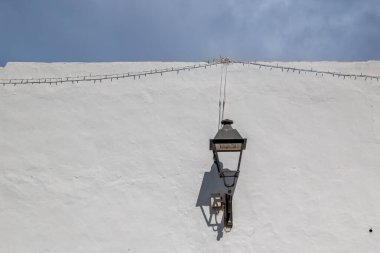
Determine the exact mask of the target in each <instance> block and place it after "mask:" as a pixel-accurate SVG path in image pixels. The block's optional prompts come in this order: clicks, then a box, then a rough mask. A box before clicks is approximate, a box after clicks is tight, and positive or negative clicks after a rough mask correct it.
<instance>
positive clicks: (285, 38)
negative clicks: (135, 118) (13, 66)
mask: <svg viewBox="0 0 380 253" xmlns="http://www.w3.org/2000/svg"><path fill="white" fill-rule="evenodd" d="M379 31H380V1H377V0H363V1H353V0H335V1H327V0H320V1H316V0H315V1H313V0H310V1H305V0H304V1H301V0H265V1H264V0H263V1H252V0H210V1H204V0H203V1H201V0H192V1H185V0H183V1H180V0H177V1H175V0H160V1H154V0H124V1H123V0H81V1H78V0H75V1H74V0H65V1H58V0H34V1H27V0H1V1H0V34H1V40H0V65H3V64H4V63H5V62H7V61H139V60H164V61H166V60H187V61H191V60H205V59H209V58H214V57H218V56H219V55H227V56H230V57H232V58H238V59H251V60H256V59H258V60H275V59H276V60H368V59H380V47H379V45H380V32H379Z"/></svg>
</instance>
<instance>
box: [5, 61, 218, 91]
mask: <svg viewBox="0 0 380 253" xmlns="http://www.w3.org/2000/svg"><path fill="white" fill-rule="evenodd" d="M219 64H221V62H220V61H217V60H213V61H208V62H207V63H201V64H195V65H188V66H182V67H171V68H163V69H150V70H144V71H139V72H127V73H121V74H120V73H119V74H104V75H92V74H91V75H83V76H74V77H73V76H68V77H47V78H45V77H44V78H16V79H0V85H3V86H5V85H13V86H16V85H20V84H50V85H52V84H55V85H58V84H63V83H72V84H75V83H79V82H94V83H96V82H100V83H101V82H102V81H103V80H110V81H111V82H112V81H113V80H119V79H123V78H133V79H136V78H141V77H143V76H144V77H146V76H148V75H157V74H160V75H161V76H162V75H163V74H164V73H169V72H177V73H180V72H182V71H186V70H187V71H190V70H193V69H200V68H204V69H206V68H208V67H211V66H217V65H219Z"/></svg>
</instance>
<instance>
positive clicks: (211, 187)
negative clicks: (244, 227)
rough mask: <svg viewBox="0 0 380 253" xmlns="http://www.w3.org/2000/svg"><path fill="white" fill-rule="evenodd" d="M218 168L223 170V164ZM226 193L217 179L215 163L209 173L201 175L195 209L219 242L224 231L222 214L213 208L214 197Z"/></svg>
mask: <svg viewBox="0 0 380 253" xmlns="http://www.w3.org/2000/svg"><path fill="white" fill-rule="evenodd" d="M219 165H220V168H223V164H222V163H220V164H219ZM222 171H228V169H222ZM235 187H236V184H235V186H234V187H232V188H230V190H231V194H232V195H233V194H234V192H235ZM226 193H227V188H226V187H225V186H224V183H223V179H222V178H220V177H219V173H218V169H217V166H216V164H215V163H213V165H212V166H211V169H210V171H209V172H205V173H204V175H203V180H202V185H201V188H200V190H199V194H198V199H197V203H196V205H195V206H196V207H199V208H200V210H201V212H202V215H203V217H204V219H205V222H206V224H207V226H208V227H211V228H212V230H213V231H215V232H217V237H216V239H217V240H218V241H219V240H220V239H221V238H222V237H223V229H224V212H223V210H222V211H220V212H219V211H218V210H216V209H215V208H213V203H214V201H215V196H216V195H217V194H220V196H223V198H224V195H225V194H226Z"/></svg>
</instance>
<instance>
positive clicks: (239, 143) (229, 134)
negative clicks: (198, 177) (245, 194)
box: [210, 119, 247, 188]
mask: <svg viewBox="0 0 380 253" xmlns="http://www.w3.org/2000/svg"><path fill="white" fill-rule="evenodd" d="M233 123H234V122H233V121H232V120H229V119H224V120H222V128H221V129H219V131H218V132H217V134H216V136H215V138H214V139H211V140H210V150H212V152H213V154H214V161H215V163H216V167H217V169H218V172H219V176H220V177H221V178H223V182H224V185H225V186H226V187H227V188H231V187H233V186H234V185H235V183H236V180H237V177H238V176H239V172H240V163H241V156H242V154H243V150H244V149H245V147H246V144H247V139H244V138H243V137H241V135H240V134H239V132H238V131H237V130H236V129H233V128H232V126H231V125H232V124H233ZM221 152H239V153H240V155H239V161H238V165H237V168H236V170H232V171H231V170H230V171H228V172H226V171H222V169H221V168H220V161H219V155H218V153H221ZM228 177H232V178H234V180H233V183H230V184H229V183H228V182H227V181H226V178H228Z"/></svg>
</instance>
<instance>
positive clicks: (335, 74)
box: [230, 61, 380, 81]
mask: <svg viewBox="0 0 380 253" xmlns="http://www.w3.org/2000/svg"><path fill="white" fill-rule="evenodd" d="M230 62H231V63H238V64H242V65H243V66H244V65H253V66H256V67H258V68H259V69H269V70H272V69H279V70H281V71H282V72H295V73H298V74H301V73H312V74H315V75H316V76H318V75H321V76H324V75H330V76H332V77H337V78H343V79H346V78H347V79H355V80H357V79H364V80H368V79H369V80H376V81H379V79H380V76H376V75H368V74H363V73H360V74H353V73H341V72H334V71H323V70H315V69H312V68H311V69H305V68H296V67H289V66H283V65H278V64H276V65H274V64H264V63H258V62H250V61H230Z"/></svg>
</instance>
